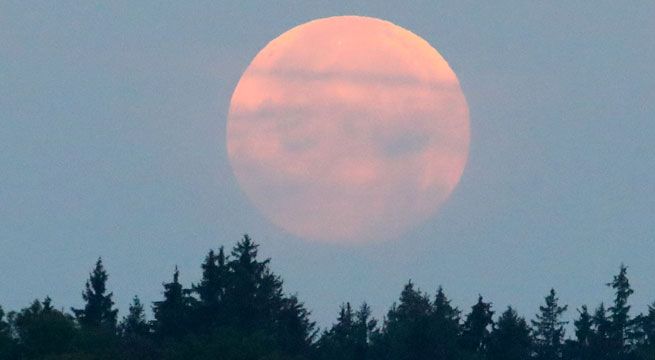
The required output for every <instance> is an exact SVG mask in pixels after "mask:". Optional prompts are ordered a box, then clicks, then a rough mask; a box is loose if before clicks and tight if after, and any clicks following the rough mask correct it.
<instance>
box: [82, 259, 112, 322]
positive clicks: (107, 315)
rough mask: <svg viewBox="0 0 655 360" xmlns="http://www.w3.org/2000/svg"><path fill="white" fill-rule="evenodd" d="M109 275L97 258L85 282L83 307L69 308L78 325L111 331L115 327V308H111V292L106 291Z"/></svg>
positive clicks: (100, 260)
mask: <svg viewBox="0 0 655 360" xmlns="http://www.w3.org/2000/svg"><path fill="white" fill-rule="evenodd" d="M108 278H109V276H108V275H107V272H106V271H105V269H104V267H103V265H102V259H101V258H98V261H96V265H95V268H94V269H93V271H92V272H91V274H90V275H89V280H87V282H86V284H85V289H84V292H83V293H82V299H84V302H85V303H84V308H83V309H74V308H71V310H72V311H73V314H75V317H76V318H77V321H78V322H79V323H80V325H82V326H85V327H89V328H102V329H104V330H107V331H111V332H113V331H114V329H115V328H116V315H117V314H118V310H117V309H113V306H114V301H113V300H112V299H111V298H112V296H113V294H112V293H107V279H108Z"/></svg>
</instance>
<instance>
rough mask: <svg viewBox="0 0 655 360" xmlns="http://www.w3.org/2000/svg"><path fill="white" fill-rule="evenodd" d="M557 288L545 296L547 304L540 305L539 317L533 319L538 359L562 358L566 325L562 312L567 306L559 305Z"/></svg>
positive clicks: (556, 359) (551, 359)
mask: <svg viewBox="0 0 655 360" xmlns="http://www.w3.org/2000/svg"><path fill="white" fill-rule="evenodd" d="M558 301H559V299H558V298H557V295H556V293H555V289H550V293H549V294H548V296H546V298H545V302H546V304H545V306H540V307H539V314H537V316H536V317H537V319H536V320H533V321H532V327H533V328H534V340H535V344H534V345H535V354H536V359H537V360H560V359H562V356H563V348H564V333H565V330H564V325H566V323H567V322H566V321H561V317H562V314H563V313H564V312H565V311H566V309H567V306H566V305H565V306H559V304H558Z"/></svg>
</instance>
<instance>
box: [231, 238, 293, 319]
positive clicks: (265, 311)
mask: <svg viewBox="0 0 655 360" xmlns="http://www.w3.org/2000/svg"><path fill="white" fill-rule="evenodd" d="M258 247H259V246H258V245H257V244H255V243H254V242H253V241H252V239H251V238H250V237H249V236H248V235H244V237H243V239H242V240H241V241H239V242H238V243H237V244H236V246H235V247H234V249H233V250H232V253H231V260H230V261H229V262H228V268H229V271H230V275H229V278H228V284H227V287H226V291H225V301H224V304H225V308H226V312H227V316H228V323H230V324H231V326H232V327H233V328H235V329H240V330H243V331H252V330H253V329H254V328H255V327H258V328H260V329H262V328H265V329H268V330H270V329H272V328H273V326H274V320H275V316H276V314H277V313H278V311H279V309H280V308H281V306H282V298H283V293H282V281H281V280H280V278H279V277H278V276H277V275H275V274H273V273H272V272H271V271H270V269H269V266H268V265H269V263H270V259H265V260H263V261H259V260H258V259H257V254H258V250H257V249H258Z"/></svg>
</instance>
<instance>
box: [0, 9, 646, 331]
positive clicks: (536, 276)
mask: <svg viewBox="0 0 655 360" xmlns="http://www.w3.org/2000/svg"><path fill="white" fill-rule="evenodd" d="M347 14H353V15H365V16H372V17H378V18H382V19H385V20H389V21H391V22H393V23H395V24H397V25H399V26H402V27H404V28H406V29H408V30H410V31H412V32H414V33H416V34H417V35H419V36H421V37H423V38H424V39H425V40H427V41H428V42H429V43H430V44H432V45H433V46H434V47H435V48H437V49H438V50H439V52H440V53H441V54H442V55H443V56H444V58H445V59H446V60H447V61H448V63H449V64H450V66H451V68H452V69H453V70H454V71H455V73H456V74H457V76H458V77H459V81H460V84H461V86H462V89H463V91H464V94H465V95H466V98H467V102H468V105H469V111H470V121H471V148H470V154H469V160H468V164H467V165H466V168H465V170H464V174H463V176H462V179H461V181H460V184H459V186H458V187H457V188H456V189H455V191H454V193H453V194H452V196H451V197H450V199H449V200H448V201H447V202H446V204H445V205H444V206H443V207H442V208H441V210H440V211H439V212H438V213H437V214H436V215H435V216H433V217H432V218H430V219H429V220H428V221H427V222H425V223H423V224H421V225H420V226H417V227H416V228H414V229H412V230H411V231H409V232H408V233H406V234H405V235H403V236H402V237H400V238H397V239H395V240H393V241H387V242H383V243H371V244H368V245H358V246H343V245H326V244H318V243H312V242H306V241H304V240H303V239H300V238H297V237H294V236H292V235H291V234H288V233H285V232H284V231H282V230H281V229H279V228H277V227H275V226H273V225H271V224H270V223H269V221H267V219H266V218H265V217H264V216H263V215H262V214H260V213H259V212H258V211H257V210H256V208H255V207H254V206H253V205H252V204H251V203H250V202H249V200H248V199H247V198H246V196H245V195H244V194H243V192H242V191H241V190H240V189H239V186H238V185H237V183H236V180H235V178H234V176H233V174H232V171H231V169H230V165H229V163H228V160H227V153H226V144H225V128H226V120H227V112H228V107H229V102H230V96H231V94H232V91H233V90H234V88H235V86H236V84H237V81H238V80H239V77H240V76H241V74H242V73H243V71H244V70H245V69H246V67H247V66H248V64H249V62H250V61H251V60H252V58H253V57H254V56H255V55H256V54H257V52H258V51H259V50H260V49H261V48H262V47H264V46H265V45H266V44H267V43H268V41H270V40H272V39H273V38H275V37H277V36H278V35H280V34H281V33H283V32H284V31H286V30H288V29H290V28H292V27H294V26H296V25H299V24H301V23H304V22H307V21H309V20H312V19H315V18H321V17H327V16H334V15H347ZM653 34H655V3H653V2H650V1H638V2H627V1H626V2H621V1H596V2H593V3H591V2H588V3H585V2H574V3H569V2H565V1H553V2H519V1H502V2H494V3H493V4H491V3H489V4H484V3H479V2H473V1H449V2H446V1H439V2H437V1H435V2H427V1H425V2H423V1H417V2H409V3H408V2H403V3H402V4H399V3H393V2H382V1H380V2H376V3H375V4H363V3H361V4H358V5H354V4H349V2H340V1H331V2H323V3H314V2H312V3H310V2H302V1H294V2H283V1H280V2H274V3H271V2H265V1H261V2H255V1H252V2H240V1H234V2H227V1H221V2H210V1H188V2H176V3H159V2H145V1H143V2H138V3H135V2H129V1H111V2H104V3H100V2H98V3H95V4H92V3H90V2H81V1H80V2H73V1H70V2H63V1H62V2H47V1H43V2H36V1H35V2H22V1H0V305H2V306H3V307H4V308H5V309H18V308H20V307H23V306H26V305H27V304H28V303H29V302H30V301H31V300H33V299H34V298H36V297H39V298H42V297H44V296H46V295H49V296H51V297H52V298H53V299H54V302H55V304H56V305H57V306H65V307H68V306H78V305H80V304H81V301H82V300H81V296H80V294H81V291H82V289H83V284H84V281H85V280H86V278H87V276H88V272H89V270H90V269H91V267H92V265H93V264H94V261H95V259H96V258H97V257H98V256H102V257H103V259H104V261H105V264H106V267H107V269H108V271H109V274H110V280H109V287H110V289H111V290H112V291H113V292H114V294H115V298H116V301H117V303H118V306H119V307H120V308H121V310H123V313H124V311H125V310H126V309H127V304H128V302H129V300H130V299H131V297H132V296H133V295H135V294H138V295H139V296H140V297H141V298H142V300H143V301H146V302H151V301H155V300H158V299H160V298H161V291H162V287H161V283H162V282H164V281H169V279H170V278H171V274H172V270H173V267H174V266H175V265H178V266H179V267H180V269H181V272H182V275H181V279H182V281H183V282H184V284H185V285H190V283H191V282H193V281H196V280H197V279H198V278H199V275H200V263H201V261H202V259H203V257H204V256H205V254H206V252H207V251H208V250H209V249H210V248H217V247H218V246H220V245H225V246H226V247H228V248H229V247H231V246H232V245H233V244H234V243H235V242H236V241H237V240H238V239H239V238H240V236H241V235H242V234H243V233H246V232H247V233H249V234H251V235H252V236H253V238H254V239H255V240H256V241H257V242H259V243H260V244H261V248H260V249H261V253H262V255H264V256H266V257H272V268H273V270H274V271H275V272H277V273H278V274H280V275H281V276H282V277H283V279H284V280H285V282H286V283H285V288H286V290H287V291H288V292H291V293H297V294H298V295H299V297H300V298H301V299H302V300H304V302H305V303H306V305H307V306H308V308H309V309H310V310H311V311H312V312H313V314H314V318H315V319H316V320H318V322H319V323H320V324H321V325H328V324H330V323H331V322H332V321H333V319H335V317H336V313H337V310H338V306H339V304H340V303H342V302H345V301H351V302H353V303H359V302H361V301H364V300H366V301H368V302H369V303H370V304H371V306H372V307H373V309H374V311H375V314H376V315H378V316H379V315H381V314H383V312H385V311H386V310H387V309H388V307H389V306H390V305H391V303H392V302H393V301H395V300H396V299H397V297H398V295H399V293H400V291H401V289H402V286H403V284H404V283H406V282H407V280H408V279H412V280H413V281H414V282H415V283H416V284H417V285H418V286H419V287H420V288H421V289H422V290H425V291H428V292H429V293H434V292H435V290H436V288H437V287H438V286H439V285H443V286H444V288H445V290H446V293H447V295H449V296H450V297H451V298H452V299H453V300H454V303H455V304H456V305H458V306H460V307H462V308H464V310H465V311H468V310H469V307H470V306H471V305H472V304H473V303H474V302H475V301H476V299H477V295H478V294H482V295H483V296H485V297H486V298H487V299H488V300H490V301H492V302H493V303H494V305H495V307H496V310H500V309H501V308H502V307H504V306H506V305H507V304H512V305H514V306H516V307H517V308H518V310H519V312H520V313H521V314H522V315H526V316H528V317H531V316H532V315H533V314H534V313H535V312H536V311H537V306H538V305H540V304H541V302H542V300H543V297H544V296H545V295H546V293H547V291H548V290H549V289H550V288H551V287H554V288H555V289H557V290H558V292H559V294H560V298H561V301H562V302H564V303H567V304H569V305H570V311H569V313H568V314H567V315H568V317H571V316H573V315H574V314H575V311H574V309H575V308H577V307H579V306H580V305H582V304H589V305H590V306H595V305H597V303H598V302H600V301H606V302H608V301H610V300H611V291H610V289H608V288H607V287H605V286H604V284H605V283H606V282H608V281H609V280H611V276H612V275H613V274H615V273H616V272H617V270H618V267H619V264H620V263H621V262H624V263H626V264H627V265H628V266H629V272H630V275H631V282H632V284H633V286H634V288H635V289H636V293H635V295H634V296H633V301H632V303H633V305H634V310H635V311H642V310H643V309H644V308H645V306H646V304H647V303H651V302H653V301H655V282H654V281H653V279H655V263H654V262H653V254H655V71H654V70H653V64H655V42H654V41H653V38H652V37H653Z"/></svg>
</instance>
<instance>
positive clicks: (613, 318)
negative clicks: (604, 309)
mask: <svg viewBox="0 0 655 360" xmlns="http://www.w3.org/2000/svg"><path fill="white" fill-rule="evenodd" d="M627 271H628V270H627V267H625V265H623V264H621V267H620V270H619V274H618V275H616V276H614V279H613V280H612V282H610V283H608V284H607V286H609V287H611V288H612V289H614V292H615V297H614V304H613V306H611V307H610V308H609V309H608V310H609V314H610V316H609V318H610V326H609V333H608V336H609V344H610V349H609V350H610V354H611V355H612V356H613V357H614V358H615V359H622V358H624V357H626V356H627V354H628V351H629V346H630V345H631V344H630V341H631V340H632V334H631V331H632V321H631V319H630V315H629V312H630V305H628V299H629V297H630V295H632V294H633V293H634V291H633V290H632V288H630V282H629V281H628V276H627Z"/></svg>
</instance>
